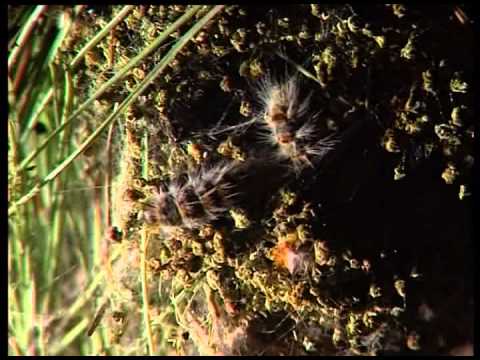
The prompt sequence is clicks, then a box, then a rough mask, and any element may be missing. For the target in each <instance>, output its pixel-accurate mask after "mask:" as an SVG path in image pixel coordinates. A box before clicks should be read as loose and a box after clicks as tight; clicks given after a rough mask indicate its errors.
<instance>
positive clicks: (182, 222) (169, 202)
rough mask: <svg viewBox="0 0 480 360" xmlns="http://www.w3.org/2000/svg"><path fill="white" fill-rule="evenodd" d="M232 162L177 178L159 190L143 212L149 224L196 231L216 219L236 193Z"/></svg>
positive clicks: (234, 168) (227, 206)
mask: <svg viewBox="0 0 480 360" xmlns="http://www.w3.org/2000/svg"><path fill="white" fill-rule="evenodd" d="M235 171H236V166H235V163H229V164H221V165H217V166H213V167H210V168H207V169H205V168H202V169H200V170H198V171H196V172H194V173H192V174H186V176H179V177H177V178H175V179H174V180H173V181H171V182H170V183H169V184H168V185H165V186H163V187H158V188H157V189H156V191H155V192H154V194H153V195H152V196H151V198H150V199H149V201H148V202H147V203H146V206H145V209H144V219H145V221H146V222H147V223H149V224H157V223H158V224H160V225H162V228H163V230H165V231H168V230H169V229H170V228H172V227H183V228H188V229H195V228H198V227H199V226H201V225H203V224H205V223H208V222H211V221H213V220H217V219H219V218H220V217H221V216H222V215H224V214H225V213H226V212H227V211H228V209H229V208H230V207H231V206H232V205H233V203H234V200H235V198H236V196H237V193H235V192H234V191H233V189H234V184H233V182H232V179H231V175H233V173H234V172H235Z"/></svg>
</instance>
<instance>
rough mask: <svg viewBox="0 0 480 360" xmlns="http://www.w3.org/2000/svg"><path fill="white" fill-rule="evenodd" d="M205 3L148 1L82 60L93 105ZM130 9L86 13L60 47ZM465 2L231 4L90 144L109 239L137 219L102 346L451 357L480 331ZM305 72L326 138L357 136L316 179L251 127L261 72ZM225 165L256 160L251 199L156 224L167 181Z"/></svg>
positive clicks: (116, 272) (246, 190)
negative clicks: (192, 218)
mask: <svg viewBox="0 0 480 360" xmlns="http://www.w3.org/2000/svg"><path fill="white" fill-rule="evenodd" d="M189 8H191V7H188V6H183V5H182V6H181V5H178V6H173V5H172V6H135V7H134V8H133V10H131V12H130V13H129V14H128V15H127V16H126V17H125V19H124V20H123V21H121V22H120V23H119V24H118V25H117V26H115V27H114V29H113V30H111V31H110V32H109V33H108V35H107V36H106V37H105V38H104V39H103V40H102V41H100V42H99V43H98V44H97V45H96V46H95V47H93V48H92V49H90V50H89V51H88V52H87V53H86V55H85V58H84V62H81V63H80V65H79V66H78V68H77V69H76V70H75V72H74V73H73V74H72V75H73V82H74V88H75V96H74V99H75V100H74V104H78V103H83V102H84V101H85V99H87V98H89V97H90V96H92V94H93V93H94V91H95V90H96V89H98V87H99V86H101V85H102V84H104V83H105V82H106V81H107V80H108V79H109V78H110V77H111V76H112V75H113V74H115V73H116V72H118V71H120V69H121V68H122V67H123V66H125V65H126V63H127V62H128V61H129V60H130V59H131V58H133V57H134V56H135V55H137V54H138V53H139V52H140V51H141V50H142V49H144V48H145V47H146V46H147V45H149V44H150V43H152V41H154V39H155V38H156V37H157V36H159V34H161V33H162V32H163V31H165V30H166V29H168V27H169V26H171V24H172V23H173V22H174V21H175V20H176V19H177V18H178V17H179V16H181V15H183V14H184V13H185V12H186V11H188V9H189ZM121 9H122V7H117V6H106V7H92V8H88V9H83V11H81V12H79V14H78V16H77V17H76V18H75V21H74V22H73V26H72V27H71V29H70V32H69V33H68V34H67V36H66V38H65V40H64V42H63V43H62V46H61V47H60V51H59V53H58V57H57V58H56V59H57V60H56V61H57V63H59V64H62V63H65V64H69V63H71V61H72V59H74V57H75V56H76V55H77V53H78V51H79V50H80V49H82V48H83V46H84V45H85V43H86V42H87V41H88V40H89V39H91V38H92V37H93V36H94V35H95V34H96V33H98V32H99V31H101V29H102V28H103V27H105V25H106V24H107V23H108V22H109V21H110V20H111V18H112V16H114V15H115V14H117V13H118V12H119V11H120V10H121ZM56 11H59V12H61V11H63V10H62V9H61V8H59V9H56ZM207 11H208V9H207V7H204V8H203V7H202V8H201V9H200V10H199V12H198V13H197V14H196V15H195V17H194V18H195V19H196V20H192V21H191V22H194V21H199V19H201V17H202V16H204V15H205V14H206V13H207ZM459 11H461V10H460V7H455V6H450V5H449V6H436V7H435V8H434V9H433V8H432V6H407V5H405V6H402V5H391V6H386V5H380V4H378V5H369V6H367V5H358V6H355V7H350V6H343V5H342V6H341V5H330V6H322V5H311V6H310V5H292V6H280V7H275V8H270V7H267V6H255V7H249V6H225V7H224V8H223V9H222V11H221V12H220V13H219V14H217V16H216V17H215V18H214V19H213V20H211V21H210V22H209V23H208V25H207V26H206V27H205V28H204V29H202V30H200V32H198V33H197V34H196V35H195V36H194V37H193V38H192V39H191V40H190V41H189V42H188V44H187V45H186V46H185V47H183V48H182V49H181V50H180V52H179V54H178V55H177V56H176V57H175V59H174V60H172V61H170V62H169V64H168V67H167V68H166V69H165V70H164V71H163V72H162V74H161V76H159V77H158V78H157V79H156V80H155V81H153V82H152V83H150V84H149V86H148V88H147V89H146V90H145V91H144V92H143V93H142V94H141V95H140V96H139V97H138V98H137V100H136V102H135V103H133V104H132V105H130V106H129V107H128V109H127V110H126V111H125V113H124V114H123V115H122V116H121V117H120V118H118V119H117V120H116V121H115V122H114V123H113V125H112V129H111V131H110V134H107V132H106V131H105V132H104V134H103V135H101V137H100V138H98V139H97V141H96V142H95V143H93V144H92V145H91V146H90V148H89V149H88V150H87V151H86V152H84V155H83V156H82V157H81V158H80V159H79V162H83V163H84V164H86V166H87V168H86V169H85V171H84V173H83V176H84V178H86V181H89V182H88V183H87V184H89V186H106V188H104V189H103V190H98V192H97V193H96V195H94V196H93V197H92V200H90V199H89V201H96V203H95V204H96V207H95V209H96V214H97V223H96V224H94V226H96V227H93V231H94V232H96V233H97V235H96V238H95V239H92V241H100V238H101V236H98V232H99V231H100V229H101V232H102V233H105V232H107V228H108V227H109V226H110V230H109V231H110V234H112V232H113V233H114V234H115V231H121V236H113V237H112V236H110V239H108V238H104V239H103V243H102V247H101V249H100V245H98V243H97V245H95V247H96V248H98V249H97V254H96V258H95V259H94V261H95V262H94V263H95V264H96V265H97V266H100V265H101V266H102V274H105V280H104V281H103V286H102V288H103V291H102V292H101V294H99V296H98V301H97V307H100V309H101V310H102V311H100V312H98V313H97V315H101V313H103V311H104V312H105V314H104V316H103V319H100V316H98V319H99V324H98V325H99V326H98V329H97V332H95V333H94V335H93V337H92V338H88V339H93V341H95V342H97V345H96V346H94V348H93V349H94V350H92V349H90V351H96V352H98V353H107V354H144V353H149V354H167V353H168V354H172V353H175V352H178V353H181V354H190V353H193V354H196V353H213V354H229V353H230V354H247V353H248V354H369V355H373V354H381V353H399V352H406V353H407V354H413V353H419V352H421V353H425V354H439V353H446V352H448V351H450V350H451V349H452V348H454V347H456V346H459V345H462V344H464V343H468V342H470V343H472V342H473V338H472V337H473V335H472V327H473V324H472V317H471V315H472V313H473V287H472V285H473V282H472V273H473V255H472V252H471V251H470V249H471V248H472V246H473V244H472V224H471V222H472V221H471V216H470V211H471V203H470V202H471V196H470V195H469V192H470V191H471V190H470V189H471V167H472V164H473V125H474V124H473V113H472V111H471V108H472V102H473V100H472V99H473V96H472V92H471V80H472V71H473V60H472V55H471V53H472V49H473V35H472V32H471V29H470V24H468V21H467V22H466V20H461V19H462V18H461V16H460V15H458V12H459ZM12 12H13V9H12ZM52 14H53V13H52ZM52 16H54V15H52ZM190 26H191V24H190V23H187V24H185V25H184V26H181V27H179V28H178V29H177V30H176V31H175V32H174V33H173V34H172V35H170V37H169V40H168V41H167V42H166V43H165V44H164V45H162V46H161V47H160V48H159V49H158V50H156V51H154V52H152V53H150V54H149V55H148V56H147V57H146V58H145V59H143V62H141V63H140V64H139V65H138V66H136V67H134V68H133V69H132V70H131V71H129V72H128V73H127V75H126V76H125V77H124V78H122V79H121V81H119V82H118V83H117V84H116V85H115V86H112V87H109V89H108V90H107V91H106V92H105V93H104V94H103V95H102V96H101V97H100V98H98V99H97V101H96V102H95V106H93V107H91V108H90V111H89V114H90V115H89V116H87V115H84V117H83V118H81V119H80V120H79V121H78V122H77V123H78V124H79V125H78V126H75V131H74V132H73V135H72V139H74V140H75V141H77V143H78V144H81V143H82V142H83V141H84V140H85V138H86V137H87V136H88V135H89V134H90V133H91V132H92V131H93V130H94V129H96V128H98V126H99V124H100V123H101V121H103V119H104V118H106V117H107V115H108V114H109V113H110V112H112V111H114V110H113V109H115V103H117V105H118V103H119V102H121V101H122V100H123V99H124V98H125V97H126V96H127V95H128V94H130V93H132V92H133V91H134V90H135V88H136V86H137V85H138V84H139V83H141V82H142V81H143V80H144V79H145V78H146V77H147V75H148V74H149V73H150V72H151V71H152V70H153V69H154V67H155V65H156V64H157V63H159V62H160V61H161V60H162V59H163V57H164V56H165V52H166V51H167V50H168V48H169V46H170V45H171V42H174V41H176V40H177V39H178V38H179V37H180V36H181V35H182V34H183V33H184V32H185V31H186V30H187V28H188V27H190ZM447 36H448V37H454V36H455V37H457V36H458V38H459V39H461V41H455V42H453V43H452V42H446V41H445V38H446V37H447ZM296 72H298V73H300V75H299V76H300V77H301V79H302V80H301V84H302V89H301V91H302V94H309V93H311V94H312V98H311V104H312V110H313V111H314V112H315V113H318V117H317V118H316V119H317V120H316V121H317V124H316V125H317V126H318V129H319V134H320V135H321V136H327V135H329V134H331V133H334V132H342V131H346V132H347V134H348V137H345V138H344V139H345V140H344V142H343V143H342V144H341V146H339V147H338V149H337V150H336V151H334V152H332V153H331V154H329V155H328V156H327V157H326V158H325V159H324V160H323V161H322V162H321V163H320V164H319V165H318V166H316V167H314V168H313V169H306V170H304V171H303V172H301V173H300V174H299V175H298V174H294V173H292V174H289V173H286V172H285V164H283V163H277V162H275V161H273V159H275V156H274V153H275V151H276V150H275V149H274V148H273V147H272V146H270V145H269V144H265V143H262V142H261V141H259V136H258V132H259V128H258V126H257V124H253V125H250V126H244V127H242V126H238V125H242V124H245V123H247V122H248V121H249V120H251V119H252V118H253V117H254V116H255V114H258V112H259V111H260V109H259V103H260V102H259V100H258V98H257V93H256V90H255V89H257V88H258V85H257V84H258V82H259V81H261V79H262V78H264V77H265V76H267V75H269V74H270V75H273V76H276V77H282V76H285V74H286V73H289V74H294V73H296ZM19 126H20V130H21V131H22V129H23V128H22V125H19ZM228 129H231V130H228ZM223 130H225V131H223ZM222 162H236V163H238V164H239V165H238V166H239V168H240V171H239V173H241V176H239V178H238V180H237V182H236V184H235V185H236V187H237V189H238V191H239V193H240V200H239V201H238V203H237V204H236V205H237V206H236V208H235V209H230V210H231V211H230V212H228V213H226V214H225V216H224V217H223V218H221V219H219V220H217V221H215V222H212V223H210V224H205V225H204V226H202V227H200V228H198V229H194V230H186V229H176V230H175V231H174V232H170V233H168V234H166V233H165V232H164V231H162V226H161V225H160V224H153V225H152V224H150V225H147V224H145V223H144V221H143V220H142V213H143V210H144V208H145V206H146V204H148V201H149V198H150V197H151V195H152V193H153V192H154V191H155V187H157V186H159V184H161V183H164V182H167V183H168V182H169V181H171V180H172V179H173V178H175V177H176V176H178V175H179V174H182V173H191V172H193V171H196V169H198V168H202V167H206V166H211V165H212V164H217V163H222ZM49 168H50V167H49ZM105 174H109V176H108V177H107V178H106V181H107V182H106V183H105V182H104V180H103V179H104V177H105ZM285 174H287V175H285ZM65 184H66V185H67V186H68V185H69V184H71V183H68V182H66V183H65ZM70 186H72V187H73V185H70ZM110 186H111V196H110V198H107V199H108V200H107V201H105V200H104V198H103V197H102V195H103V194H105V193H106V192H108V191H110V190H108V189H110ZM20 193H21V194H23V193H24V191H22V192H20ZM13 194H15V192H13ZM87 204H88V202H87ZM72 214H76V213H72ZM110 215H111V217H110ZM26 216H27V217H28V216H32V214H30V215H26ZM78 216H83V219H82V221H87V222H88V219H89V217H91V216H92V213H89V214H83V215H78ZM111 226H113V227H115V229H117V230H112V229H113V228H112V227H111ZM86 228H87V229H89V230H87V231H86V232H85V233H88V231H91V229H92V228H91V227H89V226H88V225H87V226H86ZM14 234H15V235H16V236H19V234H18V233H16V232H14ZM85 235H86V234H85ZM117 235H118V234H117ZM290 248H295V249H297V250H298V249H302V254H304V257H302V258H303V259H304V260H305V268H302V271H300V272H298V273H296V274H291V273H290V272H289V271H288V268H286V267H285V266H282V264H283V262H282V261H283V260H282V256H284V252H285V251H287V250H286V249H290ZM60 252H61V253H62V254H63V252H66V253H68V249H67V248H66V247H65V246H64V247H62V248H61V250H60ZM72 261H73V260H72ZM61 264H62V266H66V264H64V263H63V262H61ZM93 269H95V268H94V267H92V266H89V267H87V268H85V269H84V270H85V271H93ZM58 272H61V269H60V268H59V269H58ZM16 276H18V275H16ZM88 277H90V275H88ZM12 281H13V283H15V280H12ZM17 281H18V280H17ZM57 290H58V291H60V290H61V288H60V289H57ZM63 290H64V291H66V290H65V289H63ZM102 305H104V306H102ZM61 306H68V304H67V302H66V303H61V302H60V303H58V307H61ZM84 311H85V313H87V314H88V313H89V312H88V309H87V308H85V309H84ZM79 314H80V313H79ZM89 314H90V315H89V317H90V318H92V317H93V314H92V313H91V312H90V313H89ZM431 314H433V315H432V316H430V315H431ZM79 316H81V315H79ZM68 326H70V324H69V325H68ZM68 326H67V325H66V327H67V328H68ZM82 339H83V341H90V340H87V338H85V337H82ZM79 341H80V340H79ZM74 351H75V350H71V351H70V352H74ZM65 352H67V353H68V350H65Z"/></svg>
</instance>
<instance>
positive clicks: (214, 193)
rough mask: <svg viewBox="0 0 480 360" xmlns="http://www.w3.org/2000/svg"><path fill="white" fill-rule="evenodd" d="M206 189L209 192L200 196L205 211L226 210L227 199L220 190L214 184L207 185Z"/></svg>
mask: <svg viewBox="0 0 480 360" xmlns="http://www.w3.org/2000/svg"><path fill="white" fill-rule="evenodd" d="M205 189H208V190H207V191H205V192H204V193H203V194H201V195H200V196H201V198H202V203H203V206H204V208H205V209H207V210H209V209H223V208H225V198H224V197H223V195H222V193H221V191H220V188H218V187H217V188H216V187H215V186H214V185H213V184H212V183H207V184H206V185H205Z"/></svg>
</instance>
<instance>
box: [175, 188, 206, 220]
mask: <svg viewBox="0 0 480 360" xmlns="http://www.w3.org/2000/svg"><path fill="white" fill-rule="evenodd" d="M177 204H178V208H179V210H180V212H181V213H182V217H183V218H188V219H200V218H202V217H203V216H205V210H204V209H203V206H202V204H201V202H200V199H199V198H198V195H197V194H196V193H195V191H194V190H193V188H192V187H189V186H187V187H184V188H182V189H181V190H180V191H179V192H178V195H177Z"/></svg>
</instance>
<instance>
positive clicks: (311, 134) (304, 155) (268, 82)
mask: <svg viewBox="0 0 480 360" xmlns="http://www.w3.org/2000/svg"><path fill="white" fill-rule="evenodd" d="M257 95H258V97H259V99H260V103H261V105H262V110H261V112H260V113H259V114H258V115H257V119H258V120H259V122H260V123H261V124H262V125H263V126H264V128H265V129H266V132H264V133H263V136H264V138H265V140H266V141H267V142H269V143H270V144H272V145H273V146H274V147H275V148H276V149H277V154H276V155H277V157H278V158H280V159H281V160H288V161H290V162H291V164H292V165H293V168H294V171H295V172H299V171H300V170H302V169H303V168H304V167H306V166H310V167H313V166H314V164H315V163H316V162H317V161H319V160H321V159H322V158H323V156H324V155H326V154H327V153H328V152H329V151H330V150H332V149H334V148H335V146H336V145H337V144H338V143H339V141H340V140H339V139H338V136H337V134H332V135H330V136H327V137H324V138H319V135H318V129H317V126H316V124H315V121H316V120H317V115H316V114H312V112H311V109H310V99H311V94H309V95H308V96H306V97H304V98H303V99H302V97H301V94H300V82H299V79H298V76H296V75H295V76H291V77H289V78H288V79H287V80H285V81H279V80H276V79H273V78H272V77H271V76H267V77H266V78H265V79H264V80H263V81H262V82H261V84H260V86H259V89H258V91H257Z"/></svg>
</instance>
